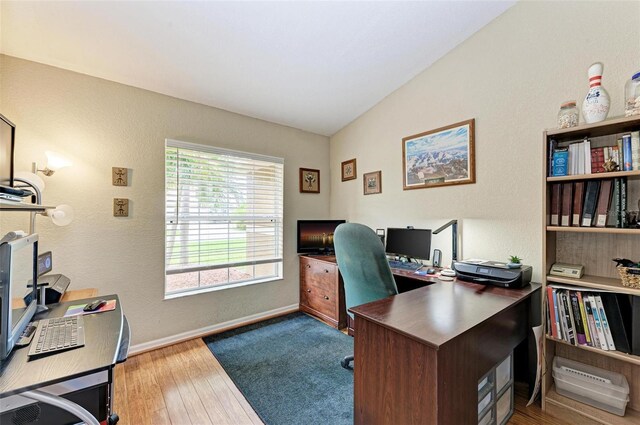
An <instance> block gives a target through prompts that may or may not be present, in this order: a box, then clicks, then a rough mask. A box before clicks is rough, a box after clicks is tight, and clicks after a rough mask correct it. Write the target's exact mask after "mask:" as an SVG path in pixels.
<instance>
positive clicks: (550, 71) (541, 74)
mask: <svg viewBox="0 0 640 425" xmlns="http://www.w3.org/2000/svg"><path fill="white" fill-rule="evenodd" d="M639 54H640V2H623V3H613V2H606V4H604V2H579V3H575V2H520V3H518V4H516V5H515V6H514V7H513V8H511V9H509V10H508V11H507V12H505V13H504V14H503V15H501V16H500V17H498V18H497V19H496V20H495V21H493V22H492V23H490V24H489V25H487V26H486V27H485V28H483V29H482V30H480V31H479V32H478V33H476V34H475V35H474V36H472V37H471V38H470V39H468V40H467V41H465V42H464V43H462V44H461V45H460V46H458V47H457V48H456V49H454V50H453V51H452V52H450V53H449V54H447V55H446V56H445V57H443V58H442V59H441V60H440V61H438V62H437V63H435V64H434V65H433V66H431V67H430V68H428V69H427V70H425V71H424V72H422V73H421V74H419V75H418V76H417V77H416V78H415V79H413V80H412V81H410V82H409V83H407V84H406V85H405V86H403V87H402V88H400V89H399V90H397V91H395V92H394V93H392V94H391V95H389V96H388V97H387V98H385V99H384V100H383V101H382V102H380V103H379V104H378V105H376V106H375V107H374V108H372V109H371V110H369V111H368V112H367V113H365V114H364V115H363V116H361V117H360V118H358V119H357V120H355V121H354V122H352V123H351V124H350V125H348V126H347V127H345V128H344V129H342V130H341V131H340V132H338V133H337V134H336V135H334V136H333V137H331V170H332V173H331V176H332V177H331V183H332V190H331V215H332V216H333V217H341V218H342V217H344V218H347V219H348V220H350V221H359V222H363V223H365V224H367V225H370V226H372V227H374V228H375V227H390V226H405V225H414V226H416V227H419V226H420V227H427V228H435V227H436V226H439V225H441V224H443V223H445V222H446V221H447V220H449V219H452V218H457V219H460V220H462V248H463V249H462V251H463V256H464V257H465V258H471V257H475V258H478V257H480V258H488V259H498V260H506V257H507V255H509V254H517V255H519V256H521V257H524V259H525V263H527V264H531V265H533V266H534V273H535V278H536V279H540V276H541V271H540V268H541V265H542V257H541V255H542V245H541V241H542V219H541V214H542V176H543V164H542V149H543V144H542V131H543V130H544V129H545V128H550V127H554V126H555V125H556V115H557V112H558V110H559V107H560V103H562V102H563V101H565V100H569V99H576V100H578V101H579V104H580V105H581V104H582V100H583V99H584V96H585V95H586V92H587V90H588V83H587V68H588V67H589V65H591V63H593V62H596V61H601V62H603V63H604V77H603V85H604V87H605V88H606V89H607V90H608V91H609V94H610V96H611V102H612V106H611V111H610V114H609V116H610V117H614V116H619V115H622V114H623V91H624V84H625V82H626V80H628V79H629V78H630V77H631V75H632V74H633V73H634V72H635V71H638V69H640V62H638V59H640V57H639ZM469 118H475V119H476V170H477V171H476V177H477V183H476V184H472V185H464V186H458V187H454V186H449V187H443V188H431V189H421V190H411V191H403V190H402V143H401V140H402V138H403V137H406V136H409V135H412V134H416V133H420V132H423V131H427V130H430V129H434V128H438V127H442V126H444V125H448V124H452V123H455V122H459V121H462V120H466V119H469ZM354 157H355V158H357V160H358V173H359V176H358V179H357V180H355V181H349V182H344V183H342V182H341V181H340V162H341V161H344V160H346V159H349V158H354ZM376 170H382V183H383V184H382V189H383V193H382V194H381V195H369V196H363V194H362V173H365V172H370V171H376ZM450 238H451V236H450V233H449V232H448V231H445V232H443V233H442V234H441V235H438V236H435V237H434V239H433V245H432V246H433V247H441V248H443V253H444V255H445V257H446V258H445V260H446V261H449V260H447V259H450V248H449V247H450V242H449V241H450Z"/></svg>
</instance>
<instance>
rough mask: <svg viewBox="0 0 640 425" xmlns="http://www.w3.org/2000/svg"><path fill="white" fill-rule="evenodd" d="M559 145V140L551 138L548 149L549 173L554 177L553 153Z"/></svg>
mask: <svg viewBox="0 0 640 425" xmlns="http://www.w3.org/2000/svg"><path fill="white" fill-rule="evenodd" d="M557 147H558V142H557V141H556V140H555V139H549V150H548V151H547V156H548V158H547V161H548V163H547V175H548V176H549V177H553V153H554V152H555V150H556V148H557Z"/></svg>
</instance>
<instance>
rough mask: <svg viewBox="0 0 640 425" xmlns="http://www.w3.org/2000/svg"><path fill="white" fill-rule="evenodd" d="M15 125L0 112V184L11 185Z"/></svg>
mask: <svg viewBox="0 0 640 425" xmlns="http://www.w3.org/2000/svg"><path fill="white" fill-rule="evenodd" d="M15 135H16V126H15V125H13V123H12V122H11V121H9V120H8V119H6V118H5V117H4V116H2V115H1V114H0V186H8V187H13V149H14V145H15Z"/></svg>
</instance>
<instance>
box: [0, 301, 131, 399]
mask: <svg viewBox="0 0 640 425" xmlns="http://www.w3.org/2000/svg"><path fill="white" fill-rule="evenodd" d="M101 298H104V299H105V300H114V299H115V300H116V301H117V303H116V308H115V310H113V311H107V312H104V313H96V314H87V315H84V327H85V330H84V333H85V345H84V346H83V347H80V348H75V349H73V350H69V351H63V352H60V353H56V354H51V355H48V356H43V357H37V358H35V359H31V360H29V358H28V357H27V352H28V351H29V348H28V346H27V347H22V348H14V349H13V351H12V353H11V354H10V355H9V357H8V358H7V359H6V360H5V361H4V362H3V363H2V366H1V367H0V396H2V397H5V396H8V395H11V394H15V393H19V392H22V391H26V390H30V389H34V388H39V387H43V386H46V385H51V384H55V383H57V382H61V381H64V380H67V379H71V378H74V377H77V376H82V375H86V374H89V373H93V372H98V371H101V370H107V369H109V368H110V367H112V366H113V365H115V363H116V357H117V355H118V351H119V348H120V340H121V336H122V327H123V318H122V309H121V306H120V300H119V299H118V296H117V295H106V296H101ZM90 301H93V299H86V300H78V301H70V302H65V303H60V304H50V305H49V308H50V309H49V310H48V311H45V312H44V313H42V314H39V315H37V316H36V317H35V318H34V320H38V319H46V318H50V317H61V316H64V313H66V311H67V308H68V307H69V306H70V305H76V304H82V303H83V302H84V303H87V302H90Z"/></svg>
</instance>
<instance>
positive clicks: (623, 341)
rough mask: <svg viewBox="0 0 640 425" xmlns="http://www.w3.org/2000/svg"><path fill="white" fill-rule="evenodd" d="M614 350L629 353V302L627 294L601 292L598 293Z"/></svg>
mask: <svg viewBox="0 0 640 425" xmlns="http://www.w3.org/2000/svg"><path fill="white" fill-rule="evenodd" d="M600 297H601V298H602V305H603V306H604V311H605V313H606V315H607V319H609V329H610V330H611V336H612V337H613V343H614V344H615V346H616V350H618V351H622V352H623V353H628V354H630V353H631V344H630V343H629V339H630V338H631V323H632V322H631V303H630V301H629V296H628V295H624V294H614V293H607V292H603V293H601V294H600Z"/></svg>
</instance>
